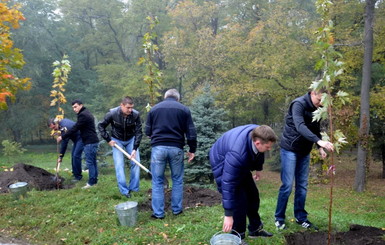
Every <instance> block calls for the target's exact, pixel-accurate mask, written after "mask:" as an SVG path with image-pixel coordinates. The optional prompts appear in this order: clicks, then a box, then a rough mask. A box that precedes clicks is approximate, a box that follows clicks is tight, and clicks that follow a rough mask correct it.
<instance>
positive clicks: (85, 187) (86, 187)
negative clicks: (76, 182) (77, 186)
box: [82, 183, 94, 189]
mask: <svg viewBox="0 0 385 245" xmlns="http://www.w3.org/2000/svg"><path fill="white" fill-rule="evenodd" d="M92 186H94V185H90V184H88V183H87V184H86V185H85V186H83V187H82V189H89V188H91V187H92Z"/></svg>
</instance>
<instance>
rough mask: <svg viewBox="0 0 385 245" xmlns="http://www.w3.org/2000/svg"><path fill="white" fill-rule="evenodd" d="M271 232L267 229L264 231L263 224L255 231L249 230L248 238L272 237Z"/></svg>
mask: <svg viewBox="0 0 385 245" xmlns="http://www.w3.org/2000/svg"><path fill="white" fill-rule="evenodd" d="M272 236H273V233H270V232H268V231H265V230H264V229H263V226H260V228H259V229H258V230H256V231H249V237H250V238H257V237H272Z"/></svg>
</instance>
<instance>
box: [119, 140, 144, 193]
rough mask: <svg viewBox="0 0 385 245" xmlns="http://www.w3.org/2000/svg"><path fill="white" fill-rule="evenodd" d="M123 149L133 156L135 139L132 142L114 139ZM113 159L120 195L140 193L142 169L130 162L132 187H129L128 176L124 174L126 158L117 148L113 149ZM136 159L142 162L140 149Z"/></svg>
mask: <svg viewBox="0 0 385 245" xmlns="http://www.w3.org/2000/svg"><path fill="white" fill-rule="evenodd" d="M112 140H113V141H115V142H116V144H118V145H119V146H120V147H121V148H123V149H124V150H126V151H127V153H128V154H131V152H132V150H133V148H134V141H135V137H133V138H132V139H130V140H127V141H122V140H118V139H116V138H112ZM112 157H113V159H114V164H115V173H116V180H117V182H118V188H119V191H120V193H122V194H123V195H126V194H128V193H129V192H130V191H139V180H140V168H139V166H138V165H136V164H135V163H134V162H133V161H130V185H129V187H127V183H126V175H125V172H124V159H125V157H126V156H124V155H123V153H122V152H121V151H119V150H118V149H117V148H116V147H112ZM135 159H136V160H137V161H138V162H140V155H139V149H138V150H137V152H136V157H135Z"/></svg>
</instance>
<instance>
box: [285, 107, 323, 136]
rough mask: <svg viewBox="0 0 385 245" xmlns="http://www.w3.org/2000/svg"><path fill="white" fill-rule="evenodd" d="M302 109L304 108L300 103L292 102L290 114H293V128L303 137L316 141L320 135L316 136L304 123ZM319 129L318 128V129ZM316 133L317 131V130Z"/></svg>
mask: <svg viewBox="0 0 385 245" xmlns="http://www.w3.org/2000/svg"><path fill="white" fill-rule="evenodd" d="M304 111H305V108H304V107H303V105H302V104H301V103H294V104H293V106H292V114H293V122H294V125H295V128H296V129H297V132H298V133H300V134H301V135H302V136H303V137H304V138H306V139H307V140H309V141H311V142H314V143H317V141H319V140H320V137H318V136H317V135H316V134H314V133H313V132H312V131H310V129H309V128H308V127H307V126H306V124H305V119H304ZM318 131H319V130H318ZM318 135H320V134H319V132H318Z"/></svg>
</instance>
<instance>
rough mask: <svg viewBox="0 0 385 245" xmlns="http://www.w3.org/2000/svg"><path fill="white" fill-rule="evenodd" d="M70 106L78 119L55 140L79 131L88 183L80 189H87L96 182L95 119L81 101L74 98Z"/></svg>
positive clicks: (68, 136) (96, 140)
mask: <svg viewBox="0 0 385 245" xmlns="http://www.w3.org/2000/svg"><path fill="white" fill-rule="evenodd" d="M72 108H73V110H74V111H75V113H76V114H77V117H78V120H77V121H76V123H75V125H74V126H73V127H72V128H71V129H69V130H68V131H67V132H66V133H65V134H63V135H62V136H59V137H58V138H57V142H60V141H61V140H66V139H67V138H70V137H71V136H72V135H74V134H76V132H77V131H80V137H81V138H82V141H83V144H84V153H85V155H86V164H87V167H88V171H89V172H88V173H89V178H88V183H87V184H86V185H85V186H84V187H82V189H88V188H90V187H92V186H94V185H95V184H96V183H97V182H98V166H97V164H96V154H97V151H98V143H99V139H98V135H97V134H96V129H95V119H94V116H93V115H92V114H91V112H90V111H89V110H87V109H86V107H84V106H83V103H82V102H81V101H80V100H74V101H73V102H72Z"/></svg>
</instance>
